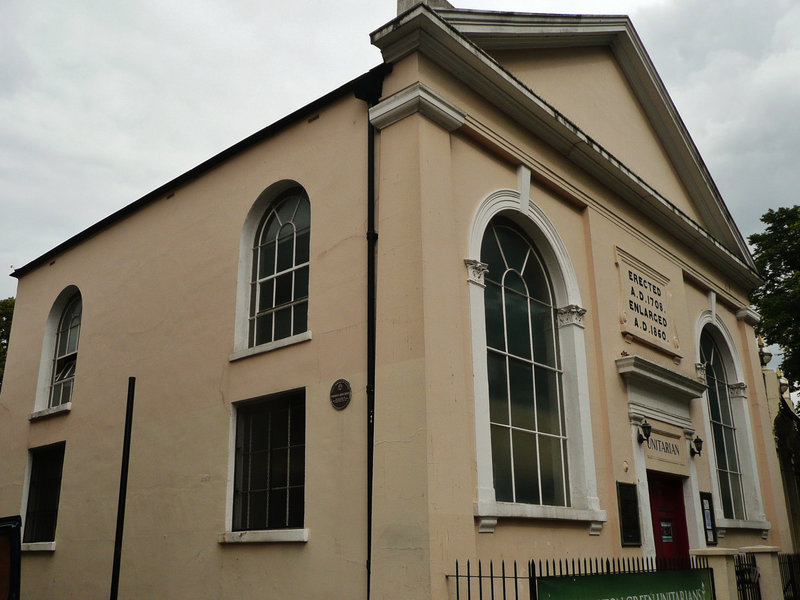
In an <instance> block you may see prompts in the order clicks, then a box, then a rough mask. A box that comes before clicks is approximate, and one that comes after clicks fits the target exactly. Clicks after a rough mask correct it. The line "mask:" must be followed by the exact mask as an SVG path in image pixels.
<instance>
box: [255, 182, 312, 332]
mask: <svg viewBox="0 0 800 600" xmlns="http://www.w3.org/2000/svg"><path fill="white" fill-rule="evenodd" d="M310 212H311V210H310V205H309V201H308V196H307V195H306V193H305V191H304V190H303V189H302V188H299V187H293V188H290V189H288V190H286V191H284V192H283V193H282V194H280V195H279V196H278V197H277V198H276V199H275V200H274V201H273V202H272V203H271V204H270V205H269V207H268V208H267V211H266V212H265V214H264V216H263V218H262V219H261V222H260V223H259V225H258V228H257V230H256V234H255V239H254V240H253V245H252V265H251V267H252V268H251V273H250V302H249V307H250V308H249V317H248V338H247V339H248V346H249V347H250V348H252V347H255V346H260V345H262V344H267V343H269V342H274V341H276V340H280V339H284V338H288V337H291V336H293V335H297V334H300V333H303V332H305V331H306V330H307V328H308V253H309V234H310V223H311V218H310V216H311V215H310Z"/></svg>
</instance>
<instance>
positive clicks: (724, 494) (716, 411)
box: [700, 327, 746, 520]
mask: <svg viewBox="0 0 800 600" xmlns="http://www.w3.org/2000/svg"><path fill="white" fill-rule="evenodd" d="M700 361H701V362H702V363H703V364H704V365H705V369H706V383H707V385H708V393H707V394H708V411H709V419H710V421H711V434H712V437H713V441H714V454H715V456H716V461H717V477H718V478H719V495H720V501H721V503H722V512H723V515H724V516H725V518H726V519H742V520H743V519H745V518H746V515H745V501H744V492H743V487H742V469H741V466H740V461H739V451H738V448H737V442H736V440H737V430H736V423H735V421H734V413H735V411H734V410H733V406H732V403H731V396H730V387H729V379H728V374H727V372H726V368H725V364H724V360H723V355H722V352H721V350H720V347H719V345H718V344H717V342H716V341H715V340H714V337H713V336H712V335H711V332H710V331H709V329H708V327H706V328H704V329H703V332H702V334H701V335H700Z"/></svg>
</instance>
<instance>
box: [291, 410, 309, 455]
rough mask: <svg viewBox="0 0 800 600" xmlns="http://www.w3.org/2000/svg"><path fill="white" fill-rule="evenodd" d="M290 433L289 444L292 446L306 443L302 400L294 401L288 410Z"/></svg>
mask: <svg viewBox="0 0 800 600" xmlns="http://www.w3.org/2000/svg"><path fill="white" fill-rule="evenodd" d="M289 416H290V420H291V428H290V429H291V431H290V432H289V435H290V438H289V443H290V444H292V445H293V446H296V445H298V444H304V443H305V441H306V406H305V402H303V401H302V399H299V401H298V400H297V399H295V400H294V401H293V402H292V406H291V410H290V414H289Z"/></svg>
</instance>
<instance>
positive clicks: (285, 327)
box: [274, 307, 292, 340]
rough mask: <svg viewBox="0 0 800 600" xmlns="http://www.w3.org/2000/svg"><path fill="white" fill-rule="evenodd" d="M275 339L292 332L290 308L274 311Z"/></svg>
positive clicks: (287, 335)
mask: <svg viewBox="0 0 800 600" xmlns="http://www.w3.org/2000/svg"><path fill="white" fill-rule="evenodd" d="M274 315H275V339H276V340H280V339H283V338H285V337H289V336H290V335H291V334H292V308H291V307H288V308H284V309H281V310H278V311H275V313H274Z"/></svg>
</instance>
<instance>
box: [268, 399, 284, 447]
mask: <svg viewBox="0 0 800 600" xmlns="http://www.w3.org/2000/svg"><path fill="white" fill-rule="evenodd" d="M269 436H270V437H269V445H270V447H272V448H273V449H275V448H285V447H286V446H288V445H289V409H288V408H282V409H280V410H277V409H276V410H272V411H271V412H270V427H269Z"/></svg>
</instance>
